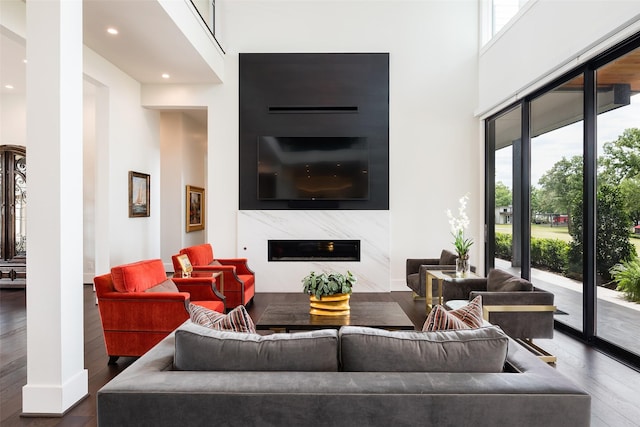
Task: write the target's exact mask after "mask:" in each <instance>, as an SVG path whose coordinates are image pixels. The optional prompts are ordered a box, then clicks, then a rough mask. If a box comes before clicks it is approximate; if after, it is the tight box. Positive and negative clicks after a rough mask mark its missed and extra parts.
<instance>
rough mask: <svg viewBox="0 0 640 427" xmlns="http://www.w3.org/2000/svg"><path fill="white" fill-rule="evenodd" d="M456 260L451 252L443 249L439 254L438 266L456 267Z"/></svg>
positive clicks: (456, 256) (456, 257) (455, 256)
mask: <svg viewBox="0 0 640 427" xmlns="http://www.w3.org/2000/svg"><path fill="white" fill-rule="evenodd" d="M456 259H458V255H456V254H454V253H453V252H451V251H448V250H446V249H443V250H442V252H441V253H440V262H439V264H440V265H456Z"/></svg>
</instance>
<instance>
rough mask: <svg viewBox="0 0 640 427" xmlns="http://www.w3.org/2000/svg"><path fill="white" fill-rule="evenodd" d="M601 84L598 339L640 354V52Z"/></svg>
mask: <svg viewBox="0 0 640 427" xmlns="http://www.w3.org/2000/svg"><path fill="white" fill-rule="evenodd" d="M596 84H597V92H596V93H597V96H596V104H597V111H598V116H597V129H598V131H597V150H598V159H597V161H598V175H597V193H596V212H597V214H596V230H597V234H596V274H597V275H596V278H597V282H596V283H597V285H598V286H597V288H596V292H597V307H598V308H597V313H598V316H597V328H596V331H597V332H596V335H597V336H599V337H601V338H603V339H605V340H607V341H609V342H612V343H614V344H616V345H618V346H621V347H624V348H626V349H627V350H630V351H632V352H633V353H635V354H638V355H640V339H639V338H640V334H638V333H630V331H637V330H638V329H639V328H638V327H639V326H640V309H639V308H638V304H637V302H640V265H639V264H638V263H639V261H638V253H640V227H639V226H638V225H639V224H640V49H636V50H634V51H632V52H630V53H628V54H627V55H625V56H622V57H620V58H618V59H617V60H615V61H613V62H610V63H608V64H607V65H605V66H603V67H601V68H599V69H598V70H597V71H596ZM634 266H635V267H634ZM611 268H613V269H614V270H613V272H612V271H611ZM634 272H635V273H634ZM616 278H618V279H624V278H627V279H630V280H629V282H626V283H627V284H626V285H625V284H624V283H623V284H622V286H620V287H619V289H618V282H617V281H616V280H615V279H616ZM634 283H635V285H634ZM632 301H635V303H634V302H632Z"/></svg>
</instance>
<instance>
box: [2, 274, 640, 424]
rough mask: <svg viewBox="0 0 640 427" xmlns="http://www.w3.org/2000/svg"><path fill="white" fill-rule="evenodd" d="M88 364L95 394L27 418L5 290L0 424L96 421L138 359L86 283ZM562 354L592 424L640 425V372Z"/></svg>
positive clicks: (556, 348) (419, 313) (580, 354)
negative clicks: (100, 398)
mask: <svg viewBox="0 0 640 427" xmlns="http://www.w3.org/2000/svg"><path fill="white" fill-rule="evenodd" d="M352 299H353V301H358V300H359V301H397V302H398V303H399V304H400V306H401V307H402V308H403V310H404V311H405V312H406V313H407V315H408V316H409V318H410V319H411V320H412V321H413V322H414V324H415V325H416V327H421V326H422V323H423V322H424V320H425V317H426V316H425V313H424V300H416V301H414V300H413V299H412V297H411V293H410V292H392V293H390V294H378V293H367V294H360V293H355V294H353V296H352ZM305 300H306V296H305V295H303V294H301V293H300V294H278V293H268V294H258V295H256V298H255V302H254V303H253V304H252V305H251V306H250V307H249V313H250V314H251V316H252V318H253V319H256V320H257V319H258V318H259V317H260V315H261V314H262V312H263V311H264V309H265V308H266V306H267V305H268V304H270V303H276V302H277V303H286V302H294V301H305ZM84 309H85V313H84V318H85V325H84V331H85V367H86V368H87V369H88V372H89V396H87V398H85V399H84V400H82V401H81V402H79V403H78V404H77V405H76V406H75V407H74V408H72V409H70V410H69V411H68V412H67V414H66V415H65V416H64V417H58V418H25V417H21V416H20V414H21V411H22V387H23V386H24V385H25V384H26V381H27V373H26V369H27V368H26V310H25V291H24V290H17V289H3V290H0V426H2V427H12V426H63V427H64V426H73V427H79V426H95V425H96V417H95V413H96V404H95V397H96V392H97V391H98V390H99V389H100V387H102V385H104V384H105V383H107V382H108V381H109V380H110V379H111V378H113V377H114V376H116V375H117V374H118V373H119V372H121V371H122V370H123V369H125V368H126V367H127V366H128V365H130V364H131V363H132V362H133V360H134V359H133V358H121V359H119V361H118V365H117V366H108V365H107V356H106V352H105V347H104V342H103V339H102V329H101V325H100V318H99V314H98V309H97V306H96V305H95V299H94V293H93V290H92V287H91V286H89V285H86V286H85V287H84ZM537 344H539V345H541V346H542V347H543V348H545V349H546V350H549V351H550V352H551V353H552V354H555V355H556V356H558V363H557V365H556V369H557V370H558V371H559V372H561V373H562V374H564V375H566V376H567V377H569V378H571V379H573V380H574V381H575V382H576V383H577V384H579V385H581V386H582V387H583V388H584V389H585V390H587V391H588V392H589V393H590V394H591V396H592V413H591V420H592V423H591V425H592V426H611V427H625V426H629V427H631V426H638V425H640V423H639V420H640V404H639V403H640V398H639V396H640V373H638V372H636V371H634V370H632V369H630V368H628V367H626V366H624V365H622V364H620V363H618V362H616V361H615V360H613V359H611V358H609V357H608V356H605V355H604V354H602V353H600V352H597V351H595V350H593V349H592V348H590V347H588V346H586V345H584V344H582V343H580V342H579V341H576V340H575V339H573V338H571V337H568V336H566V335H564V334H562V333H560V332H557V331H556V333H555V337H554V338H553V339H551V340H538V341H537Z"/></svg>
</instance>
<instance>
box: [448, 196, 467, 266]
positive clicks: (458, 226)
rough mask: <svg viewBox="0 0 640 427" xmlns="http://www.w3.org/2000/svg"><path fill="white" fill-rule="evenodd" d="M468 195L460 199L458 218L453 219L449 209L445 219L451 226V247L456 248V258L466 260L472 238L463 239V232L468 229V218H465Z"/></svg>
mask: <svg viewBox="0 0 640 427" xmlns="http://www.w3.org/2000/svg"><path fill="white" fill-rule="evenodd" d="M468 200H469V195H468V194H465V195H464V196H463V197H461V198H460V200H459V202H460V207H459V208H458V217H454V216H453V214H452V213H451V210H450V209H447V217H448V218H449V225H450V226H451V234H452V235H453V237H454V239H455V240H454V241H453V246H455V248H456V252H457V253H458V257H460V258H467V257H468V256H469V248H471V245H473V239H472V238H467V239H465V238H464V230H466V229H467V227H469V217H468V216H467V213H466V210H467V201H468Z"/></svg>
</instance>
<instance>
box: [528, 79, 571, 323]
mask: <svg viewBox="0 0 640 427" xmlns="http://www.w3.org/2000/svg"><path fill="white" fill-rule="evenodd" d="M583 80H584V79H583V76H582V74H580V75H579V76H577V77H574V78H572V79H571V80H569V81H568V82H566V83H563V84H561V85H560V86H557V87H555V88H554V89H552V90H549V91H547V92H545V93H544V94H543V95H541V96H539V97H537V98H535V99H533V100H532V101H531V120H530V129H531V169H530V173H531V187H530V194H529V196H530V218H529V224H528V226H529V231H528V232H529V236H530V239H529V245H530V246H529V254H530V266H531V273H530V279H531V282H533V284H534V285H535V286H536V287H539V288H541V289H545V290H547V291H550V292H552V293H553V294H554V295H555V304H556V306H557V307H558V311H557V314H556V320H557V321H559V322H564V323H568V324H569V325H570V326H571V327H573V328H575V329H578V330H582V315H583V310H582V306H583V300H582V294H583V292H582V289H583V280H582V243H581V240H582V239H580V238H578V237H577V236H578V234H579V233H580V230H579V229H578V224H579V223H581V220H582V211H581V210H580V209H576V204H580V203H581V201H582V181H583V180H582V169H583V160H584V158H583V140H584V134H583V127H584V122H583V110H584V96H583Z"/></svg>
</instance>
